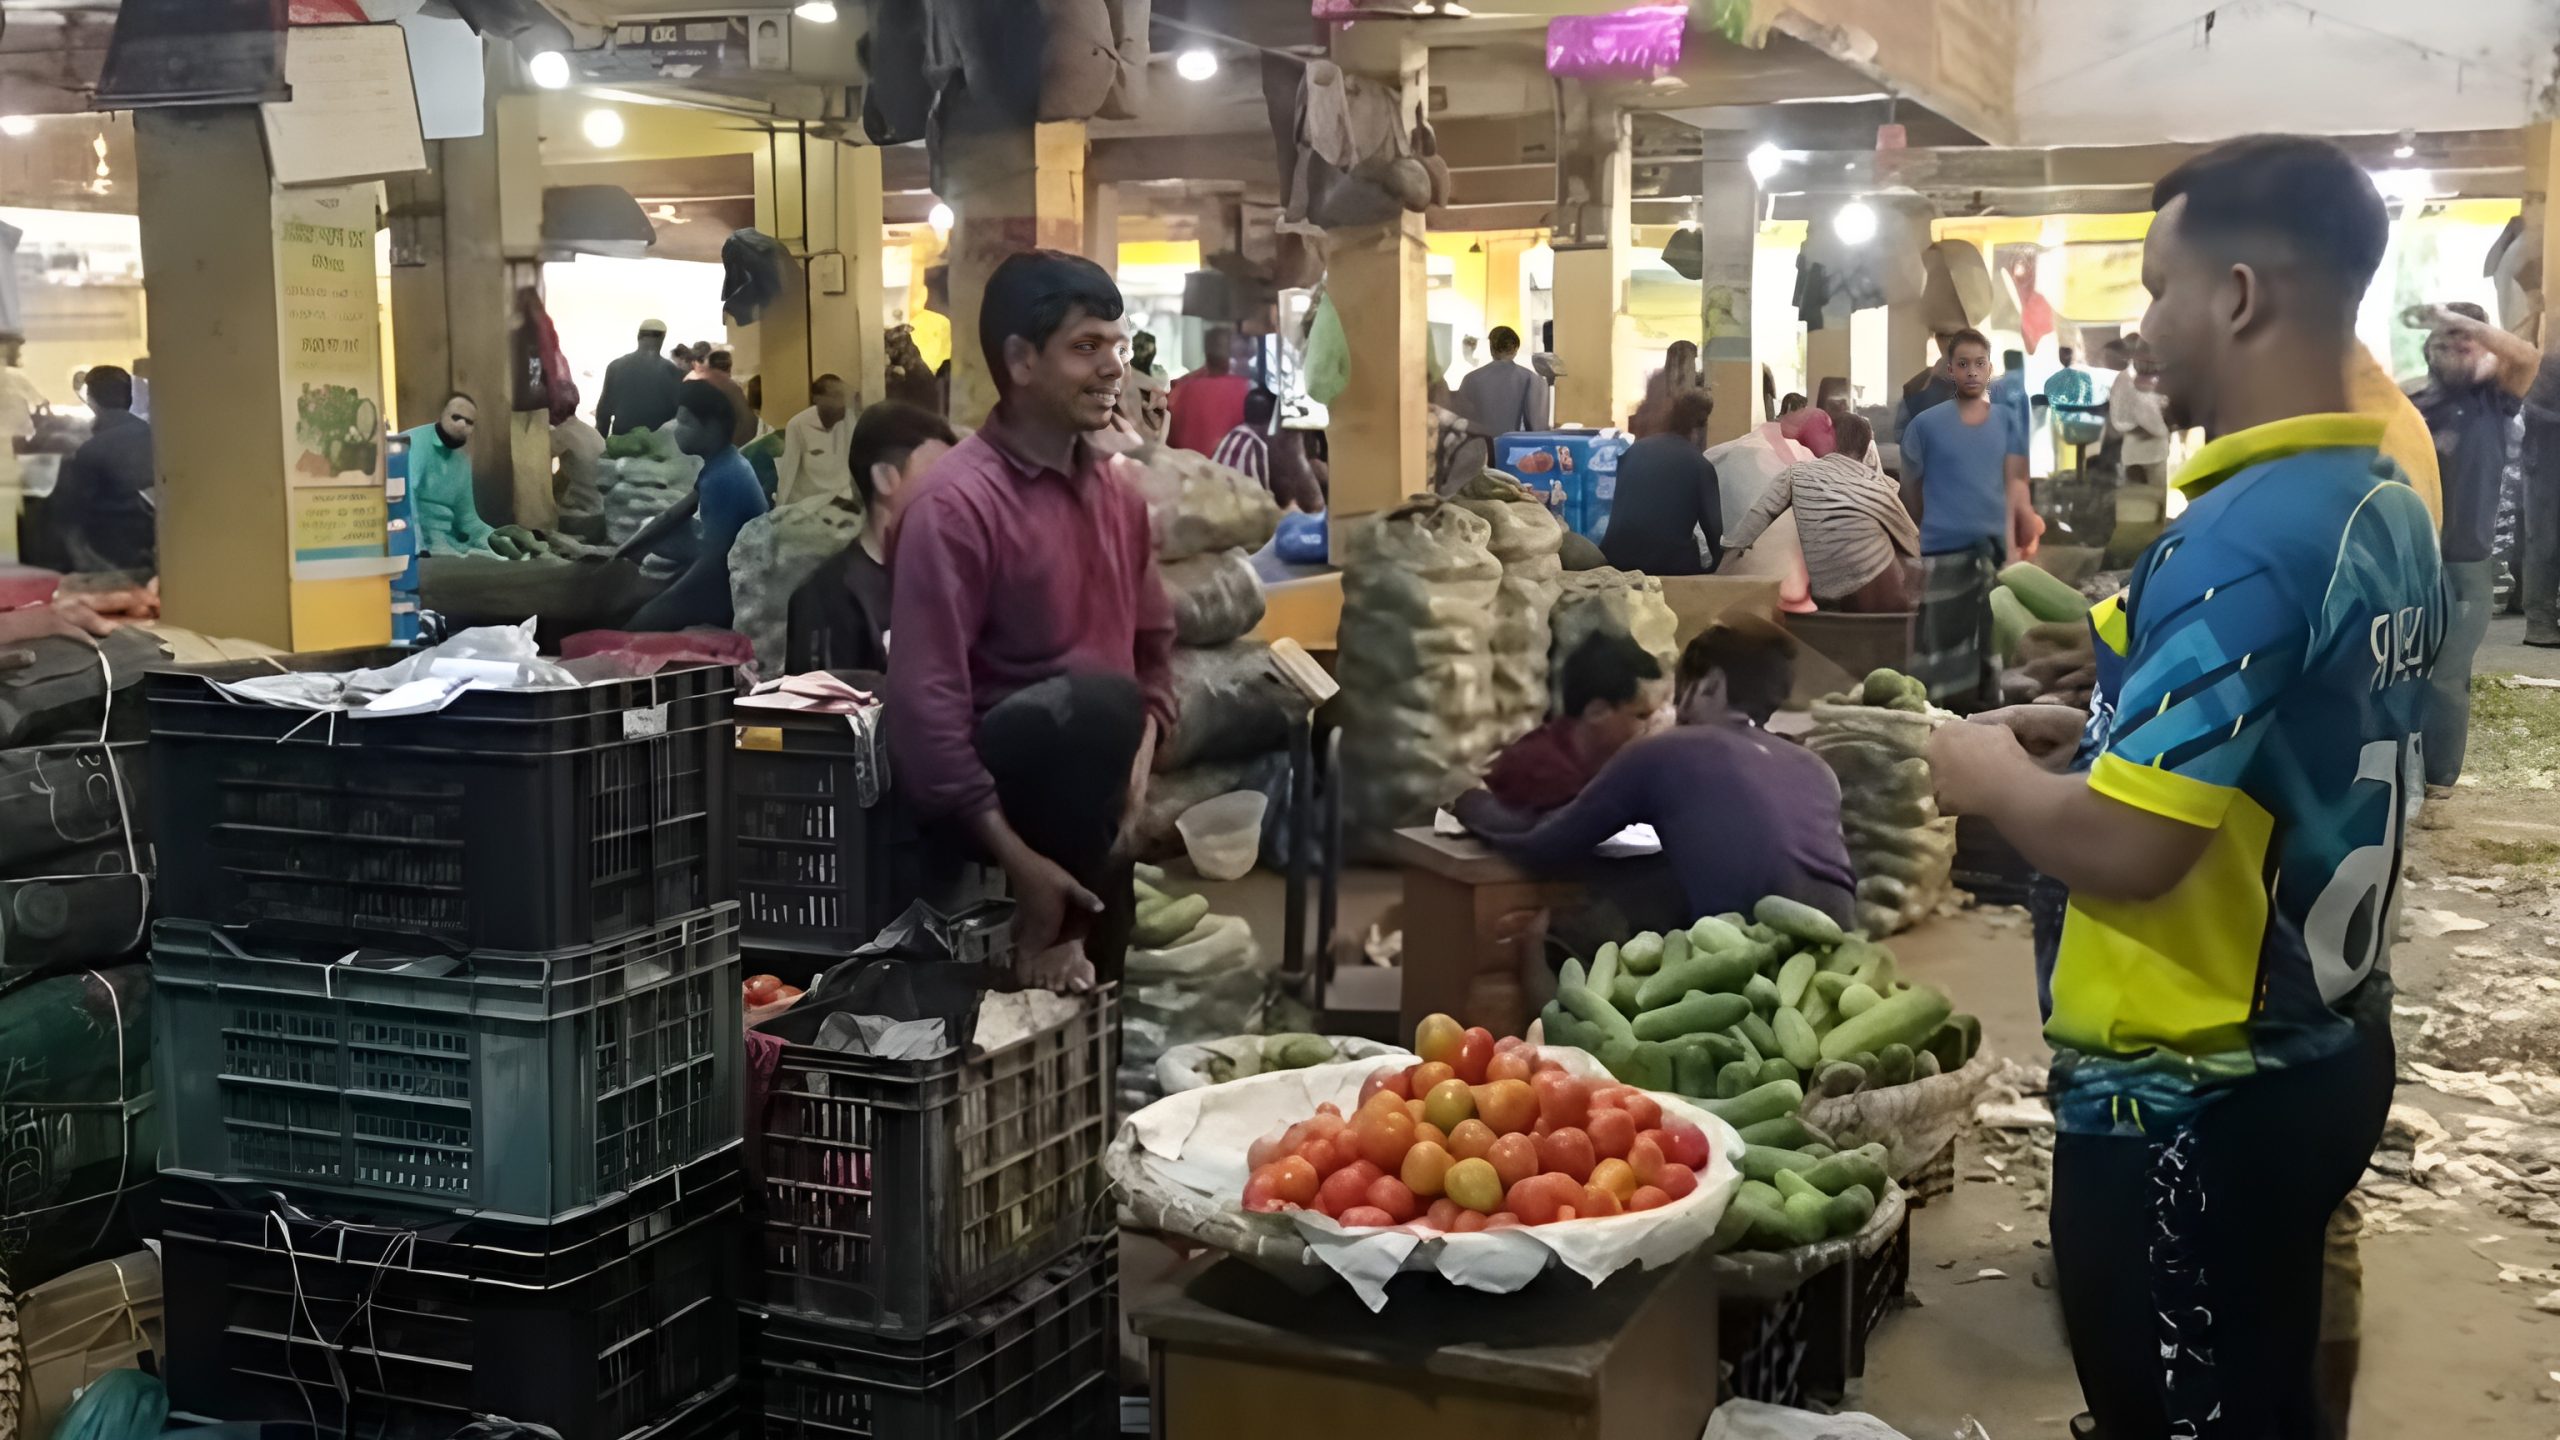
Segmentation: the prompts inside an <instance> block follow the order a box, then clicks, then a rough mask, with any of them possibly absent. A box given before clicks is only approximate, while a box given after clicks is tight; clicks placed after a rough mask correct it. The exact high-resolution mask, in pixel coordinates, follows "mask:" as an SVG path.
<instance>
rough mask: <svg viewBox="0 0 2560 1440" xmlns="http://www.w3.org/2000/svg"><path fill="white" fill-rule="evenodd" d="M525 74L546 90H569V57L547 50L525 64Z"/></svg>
mask: <svg viewBox="0 0 2560 1440" xmlns="http://www.w3.org/2000/svg"><path fill="white" fill-rule="evenodd" d="M524 68H525V73H526V74H527V75H529V76H531V77H532V78H533V83H534V84H536V85H539V86H541V87H542V88H543V89H545V90H566V89H568V88H569V57H568V56H566V55H563V54H561V53H560V52H559V51H557V50H545V51H543V52H542V53H541V54H539V55H536V56H534V57H533V58H532V59H531V60H528V61H526V62H525V67H524Z"/></svg>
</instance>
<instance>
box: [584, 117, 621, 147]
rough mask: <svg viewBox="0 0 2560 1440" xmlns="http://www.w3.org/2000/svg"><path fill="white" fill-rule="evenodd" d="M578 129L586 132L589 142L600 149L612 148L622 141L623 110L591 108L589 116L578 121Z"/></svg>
mask: <svg viewBox="0 0 2560 1440" xmlns="http://www.w3.org/2000/svg"><path fill="white" fill-rule="evenodd" d="M578 129H579V130H580V132H582V133H583V134H585V136H586V137H587V143H588V144H590V145H593V146H594V147H596V148H597V149H599V150H610V149H612V148H613V147H614V146H616V145H619V144H621V143H622V112H621V111H619V110H590V111H588V112H587V117H586V118H585V119H584V120H581V121H579V122H578Z"/></svg>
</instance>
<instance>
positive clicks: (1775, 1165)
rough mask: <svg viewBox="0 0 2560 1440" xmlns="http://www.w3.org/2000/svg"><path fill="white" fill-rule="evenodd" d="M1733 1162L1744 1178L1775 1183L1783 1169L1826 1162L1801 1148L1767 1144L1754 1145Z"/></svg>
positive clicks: (1793, 1168) (1800, 1167) (1804, 1168)
mask: <svg viewBox="0 0 2560 1440" xmlns="http://www.w3.org/2000/svg"><path fill="white" fill-rule="evenodd" d="M1733 1163H1734V1164H1735V1165H1736V1166H1737V1167H1738V1168H1740V1169H1741V1171H1742V1178H1744V1179H1746V1180H1762V1181H1766V1182H1768V1183H1770V1184H1772V1185H1774V1184H1776V1183H1777V1180H1778V1172H1780V1171H1782V1170H1811V1169H1813V1168H1814V1167H1816V1166H1818V1165H1822V1164H1824V1163H1826V1162H1824V1161H1821V1160H1817V1159H1815V1158H1814V1157H1813V1156H1811V1155H1807V1154H1805V1153H1804V1152H1803V1151H1801V1150H1778V1149H1773V1148H1771V1147H1769V1146H1765V1145H1754V1146H1752V1147H1751V1148H1750V1149H1748V1150H1745V1151H1743V1152H1742V1154H1741V1155H1740V1156H1739V1157H1738V1158H1737V1159H1735V1161H1734V1162H1733ZM1826 1193H1828V1192H1826Z"/></svg>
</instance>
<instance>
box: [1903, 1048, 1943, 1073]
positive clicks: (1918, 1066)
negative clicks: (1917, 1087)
mask: <svg viewBox="0 0 2560 1440" xmlns="http://www.w3.org/2000/svg"><path fill="white" fill-rule="evenodd" d="M1945 1073H1946V1071H1945V1070H1944V1069H1943V1068H1941V1067H1940V1066H1939V1064H1938V1057H1937V1056H1936V1055H1933V1054H1931V1053H1930V1052H1928V1051H1926V1050H1923V1051H1921V1052H1920V1053H1919V1055H1918V1056H1917V1057H1915V1058H1914V1061H1913V1064H1912V1066H1911V1078H1912V1079H1914V1080H1926V1079H1928V1078H1930V1077H1931V1076H1933V1075H1943V1074H1945Z"/></svg>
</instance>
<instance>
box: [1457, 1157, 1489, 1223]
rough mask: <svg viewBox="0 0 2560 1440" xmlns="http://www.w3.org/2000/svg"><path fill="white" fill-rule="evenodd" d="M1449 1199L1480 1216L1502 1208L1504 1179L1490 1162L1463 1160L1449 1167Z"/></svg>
mask: <svg viewBox="0 0 2560 1440" xmlns="http://www.w3.org/2000/svg"><path fill="white" fill-rule="evenodd" d="M1448 1186H1449V1197H1448V1198H1450V1199H1452V1200H1455V1201H1457V1202H1458V1203H1459V1204H1460V1205H1463V1206H1465V1207H1466V1208H1467V1209H1469V1210H1473V1211H1476V1212H1477V1213H1479V1214H1483V1215H1490V1214H1492V1213H1493V1212H1494V1211H1496V1210H1499V1209H1501V1208H1502V1177H1501V1176H1500V1175H1499V1174H1497V1173H1496V1172H1495V1171H1494V1168H1493V1162H1492V1161H1490V1160H1461V1161H1459V1162H1458V1163H1457V1164H1455V1165H1452V1166H1450V1167H1449V1176H1448Z"/></svg>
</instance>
